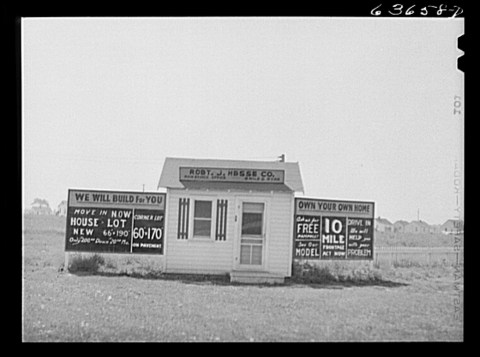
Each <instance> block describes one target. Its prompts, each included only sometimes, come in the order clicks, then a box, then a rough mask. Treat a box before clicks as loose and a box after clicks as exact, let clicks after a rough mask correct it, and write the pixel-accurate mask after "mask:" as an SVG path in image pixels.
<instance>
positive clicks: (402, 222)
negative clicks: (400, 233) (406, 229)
mask: <svg viewBox="0 0 480 357" xmlns="http://www.w3.org/2000/svg"><path fill="white" fill-rule="evenodd" d="M395 224H396V225H399V224H400V225H402V226H406V225H407V224H408V222H407V221H404V220H403V219H400V220H398V221H396V222H395V223H394V225H395Z"/></svg>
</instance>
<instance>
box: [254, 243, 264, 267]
mask: <svg viewBox="0 0 480 357" xmlns="http://www.w3.org/2000/svg"><path fill="white" fill-rule="evenodd" d="M252 264H256V265H261V264H262V246H261V245H252Z"/></svg>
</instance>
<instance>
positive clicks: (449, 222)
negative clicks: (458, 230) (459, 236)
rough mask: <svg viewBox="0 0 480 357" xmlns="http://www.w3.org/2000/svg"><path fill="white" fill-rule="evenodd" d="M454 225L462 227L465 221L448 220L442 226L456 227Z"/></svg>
mask: <svg viewBox="0 0 480 357" xmlns="http://www.w3.org/2000/svg"><path fill="white" fill-rule="evenodd" d="M454 224H456V225H460V226H462V225H463V220H461V219H460V220H458V219H447V220H446V221H445V223H443V224H442V226H447V225H454Z"/></svg>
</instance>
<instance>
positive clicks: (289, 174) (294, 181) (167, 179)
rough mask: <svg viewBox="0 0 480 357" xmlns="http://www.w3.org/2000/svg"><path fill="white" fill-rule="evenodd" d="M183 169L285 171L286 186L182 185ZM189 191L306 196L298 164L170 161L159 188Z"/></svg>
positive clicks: (222, 183)
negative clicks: (271, 192)
mask: <svg viewBox="0 0 480 357" xmlns="http://www.w3.org/2000/svg"><path fill="white" fill-rule="evenodd" d="M180 167H208V168H222V169H223V168H224V169H263V170H284V171H285V178H284V182H283V183H253V182H198V181H191V182H189V181H180ZM160 187H166V188H180V189H184V188H189V189H234V190H235V189H237V190H252V191H297V192H303V191H304V189H303V182H302V176H301V174H300V166H299V164H298V162H278V161H246V160H219V159H191V158H172V157H167V158H166V159H165V162H164V164H163V169H162V173H161V175H160V180H159V182H158V187H157V188H160Z"/></svg>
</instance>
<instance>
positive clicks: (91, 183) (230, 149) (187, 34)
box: [22, 18, 464, 223]
mask: <svg viewBox="0 0 480 357" xmlns="http://www.w3.org/2000/svg"><path fill="white" fill-rule="evenodd" d="M463 21H464V20H463V19H458V18H457V19H452V18H439V19H433V18H428V19H421V18H414V19H406V18H401V19H399V18H365V19H363V18H168V19H165V18H121V19H120V18H118V19H117V18H63V19H62V18H24V19H22V55H23V61H22V64H23V70H22V80H23V86H22V88H23V116H22V117H23V120H22V130H23V160H22V161H23V200H24V205H25V206H26V207H28V206H29V205H30V204H31V203H32V201H33V199H34V198H36V197H39V198H44V199H47V200H48V201H49V203H50V205H51V206H52V208H56V206H57V205H58V204H59V203H60V201H61V200H64V199H67V190H68V188H85V189H89V188H90V189H108V190H129V191H136V190H138V191H141V190H142V189H143V185H145V190H146V191H156V190H157V183H158V179H159V177H160V173H161V169H162V166H163V162H164V159H165V157H167V156H169V157H191V158H219V159H241V160H243V159H247V160H248V159H252V160H275V159H276V158H277V156H279V155H280V154H283V153H284V154H286V159H287V161H294V162H299V163H300V169H301V172H302V177H303V183H304V187H305V194H304V196H305V197H314V198H328V199H346V200H348V199H352V200H368V201H375V203H376V207H375V209H376V212H375V213H376V216H378V215H380V216H382V217H386V218H388V219H390V220H391V221H395V220H398V219H405V220H408V221H410V220H413V219H416V218H417V210H419V211H420V218H421V219H423V220H425V221H427V222H428V223H443V222H444V221H445V220H446V219H448V218H452V217H454V216H455V215H456V213H457V212H456V211H455V209H456V208H457V203H456V194H455V184H454V179H455V177H454V174H455V162H456V161H457V160H458V163H459V164H460V163H461V162H462V155H463V143H462V140H463V122H462V120H463V117H461V116H459V115H454V114H453V108H454V97H455V95H459V96H461V97H462V98H463V74H462V73H461V72H459V71H457V69H456V61H457V57H459V56H461V54H462V52H461V51H460V50H458V49H457V44H456V41H457V37H458V36H460V35H461V34H463V24H464V22H463ZM457 182H458V181H457ZM297 195H298V196H302V194H301V193H300V194H297ZM462 211H463V210H462ZM462 213H463V212H462Z"/></svg>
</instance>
